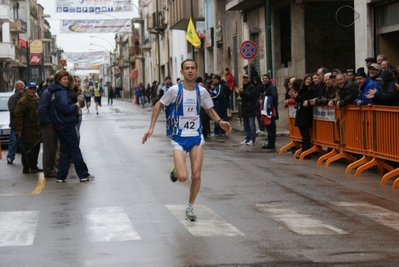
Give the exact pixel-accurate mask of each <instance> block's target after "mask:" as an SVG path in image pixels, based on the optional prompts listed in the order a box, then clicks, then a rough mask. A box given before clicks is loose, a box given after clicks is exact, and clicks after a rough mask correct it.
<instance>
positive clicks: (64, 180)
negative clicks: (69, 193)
mask: <svg viewBox="0 0 399 267" xmlns="http://www.w3.org/2000/svg"><path fill="white" fill-rule="evenodd" d="M56 182H57V183H66V182H68V179H57V181H56Z"/></svg>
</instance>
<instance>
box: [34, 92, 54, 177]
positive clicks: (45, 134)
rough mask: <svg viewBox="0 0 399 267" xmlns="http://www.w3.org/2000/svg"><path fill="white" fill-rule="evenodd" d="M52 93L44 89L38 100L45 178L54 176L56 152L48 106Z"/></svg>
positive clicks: (49, 106)
mask: <svg viewBox="0 0 399 267" xmlns="http://www.w3.org/2000/svg"><path fill="white" fill-rule="evenodd" d="M51 96H52V94H51V93H50V91H49V90H48V89H45V90H44V91H43V93H42V96H41V97H40V100H39V110H38V111H39V127H40V130H41V134H42V141H43V154H42V162H43V173H44V177H46V178H56V177H57V172H56V169H55V166H56V162H55V160H56V153H57V150H58V136H57V131H55V129H54V128H53V127H52V126H51V119H50V108H51Z"/></svg>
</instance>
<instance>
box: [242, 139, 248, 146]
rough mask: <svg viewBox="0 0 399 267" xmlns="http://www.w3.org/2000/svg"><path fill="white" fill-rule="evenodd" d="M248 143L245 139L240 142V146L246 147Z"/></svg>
mask: <svg viewBox="0 0 399 267" xmlns="http://www.w3.org/2000/svg"><path fill="white" fill-rule="evenodd" d="M247 143H248V141H247V140H246V139H245V140H244V141H242V142H241V143H240V144H241V145H246V144H247Z"/></svg>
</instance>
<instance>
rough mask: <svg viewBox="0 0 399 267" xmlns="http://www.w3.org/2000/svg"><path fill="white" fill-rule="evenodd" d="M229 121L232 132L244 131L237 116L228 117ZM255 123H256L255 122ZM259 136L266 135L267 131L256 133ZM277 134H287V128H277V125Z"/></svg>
mask: <svg viewBox="0 0 399 267" xmlns="http://www.w3.org/2000/svg"><path fill="white" fill-rule="evenodd" d="M229 122H230V125H231V127H232V128H233V132H244V127H243V126H242V123H241V124H240V119H238V118H234V117H230V118H229ZM256 125H257V124H256ZM258 135H260V136H266V135H267V132H264V133H263V132H262V133H260V134H258ZM276 135H277V136H288V135H289V132H288V129H283V128H279V127H277V134H276Z"/></svg>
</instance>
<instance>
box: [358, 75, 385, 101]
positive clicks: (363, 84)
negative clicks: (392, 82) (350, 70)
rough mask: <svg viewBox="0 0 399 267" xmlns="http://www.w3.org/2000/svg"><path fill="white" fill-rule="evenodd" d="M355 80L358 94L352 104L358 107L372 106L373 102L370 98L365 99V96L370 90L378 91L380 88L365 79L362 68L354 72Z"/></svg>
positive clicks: (368, 79)
mask: <svg viewBox="0 0 399 267" xmlns="http://www.w3.org/2000/svg"><path fill="white" fill-rule="evenodd" d="M355 80H356V83H357V85H358V86H359V93H358V95H357V98H356V99H355V102H354V104H355V105H356V106H358V107H360V106H361V105H368V104H373V100H372V99H370V98H366V95H367V94H368V92H369V90H371V89H376V90H377V91H380V90H381V89H380V86H379V85H378V84H377V83H376V82H374V81H373V80H371V79H370V78H368V77H367V74H366V73H365V72H364V68H359V69H358V70H357V71H356V74H355Z"/></svg>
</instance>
